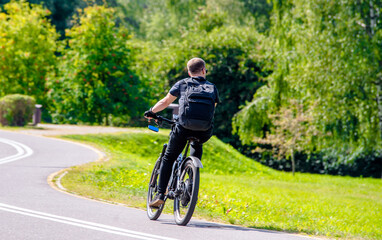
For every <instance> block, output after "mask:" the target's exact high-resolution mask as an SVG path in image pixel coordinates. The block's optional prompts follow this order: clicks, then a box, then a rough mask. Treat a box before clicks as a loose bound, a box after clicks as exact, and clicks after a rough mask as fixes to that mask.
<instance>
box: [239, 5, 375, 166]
mask: <svg viewBox="0 0 382 240" xmlns="http://www.w3.org/2000/svg"><path fill="white" fill-rule="evenodd" d="M359 3H360V4H359ZM378 9H380V5H377V1H346V2H344V1H332V2H330V3H328V1H324V0H322V1H320V0H318V1H313V2H312V1H293V0H291V1H274V12H273V16H272V28H271V32H270V33H271V34H270V38H269V41H268V42H269V46H268V48H267V49H268V55H269V56H270V57H271V59H272V64H270V65H269V67H270V68H271V69H272V70H273V74H272V75H271V76H269V78H267V80H268V84H267V85H268V86H263V88H264V89H262V90H261V91H260V92H258V93H256V95H255V96H254V99H253V102H252V103H251V104H249V105H248V107H246V108H244V109H243V111H242V112H241V113H239V114H238V117H237V118H236V122H235V127H236V128H237V131H238V133H239V135H240V137H241V139H242V140H243V141H244V142H246V141H250V140H251V139H252V138H253V137H254V135H255V134H256V135H257V136H260V137H261V136H262V135H261V131H259V130H261V129H264V128H267V124H269V121H259V122H255V121H252V119H266V116H268V114H273V113H277V112H278V111H279V109H280V108H281V107H288V106H289V105H288V99H290V98H294V99H298V100H299V101H300V102H302V103H303V104H304V106H307V107H312V116H313V121H312V124H313V125H314V126H315V127H316V128H317V129H318V130H319V131H320V132H324V133H326V134H324V135H322V136H321V137H319V138H318V139H317V141H312V143H314V145H313V146H309V148H313V147H315V148H316V149H317V151H325V152H327V154H328V155H333V156H337V157H340V156H341V155H342V156H345V158H346V159H347V160H350V161H351V160H352V159H355V158H356V157H357V155H359V154H360V153H362V152H368V151H371V150H373V149H378V148H379V147H380V144H381V141H380V140H381V139H380V130H379V129H378V122H379V121H378V115H379V114H380V113H379V110H378V105H377V102H376V101H375V99H376V98H377V97H378V95H380V94H378V93H377V86H378V84H376V83H377V82H378V72H380V71H381V69H380V66H382V65H381V64H379V61H380V60H379V59H380V51H381V44H380V43H381V38H380V37H379V36H378V34H377V32H379V31H380V28H381V23H380V21H377V22H378V23H377V22H375V23H373V22H370V19H368V18H367V16H366V15H365V13H367V14H371V12H372V11H374V12H375V14H377V13H379V12H380V10H378ZM373 24H374V25H373ZM367 26H373V29H374V35H372V34H371V33H372V31H371V30H370V31H368V30H367V28H368V27H367ZM368 32H369V33H368ZM376 43H378V44H376ZM259 107H260V108H261V109H264V110H258V108H259ZM252 108H256V109H252ZM250 109H251V110H250ZM256 114H262V115H263V116H261V117H259V116H254V115H256ZM381 120H382V119H381ZM248 129H256V130H257V131H252V132H251V131H249V130H248ZM333 150H334V151H333Z"/></svg>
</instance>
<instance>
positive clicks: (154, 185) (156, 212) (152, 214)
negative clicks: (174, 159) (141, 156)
mask: <svg viewBox="0 0 382 240" xmlns="http://www.w3.org/2000/svg"><path fill="white" fill-rule="evenodd" d="M159 169H160V161H159V159H158V160H157V161H156V163H155V166H154V169H153V171H152V173H151V177H150V182H149V188H148V191H147V201H146V209H147V216H148V217H149V219H150V220H157V219H158V218H159V216H160V215H161V214H162V211H163V207H164V204H162V205H161V206H160V207H159V208H158V209H156V208H152V207H150V206H149V203H150V202H151V201H152V200H153V198H154V196H155V194H157V193H158V181H159V180H158V176H159Z"/></svg>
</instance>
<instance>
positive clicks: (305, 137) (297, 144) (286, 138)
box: [253, 100, 318, 175]
mask: <svg viewBox="0 0 382 240" xmlns="http://www.w3.org/2000/svg"><path fill="white" fill-rule="evenodd" d="M289 103H290V104H289V107H288V108H285V107H284V108H282V109H280V111H279V113H277V114H274V115H271V116H269V118H270V119H271V121H272V123H273V125H272V127H271V130H270V131H268V132H266V133H265V137H264V138H262V137H254V138H253V142H255V143H257V144H258V145H259V146H262V145H271V146H273V149H272V151H273V153H274V154H275V155H276V156H277V158H278V159H281V158H290V159H291V161H292V172H293V175H294V173H295V171H296V163H295V153H296V152H302V151H304V150H305V151H306V150H308V149H307V146H309V145H311V144H310V141H311V140H312V138H311V136H318V132H317V130H316V129H315V128H314V125H312V124H311V120H312V118H311V116H309V111H304V106H303V105H302V104H299V103H298V102H297V101H296V100H291V101H290V102H289ZM259 146H258V147H257V148H256V149H255V151H257V152H264V151H267V148H261V147H259Z"/></svg>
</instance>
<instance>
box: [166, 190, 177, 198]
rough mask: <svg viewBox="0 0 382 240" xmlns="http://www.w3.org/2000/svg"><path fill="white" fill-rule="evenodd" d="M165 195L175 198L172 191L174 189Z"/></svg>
mask: <svg viewBox="0 0 382 240" xmlns="http://www.w3.org/2000/svg"><path fill="white" fill-rule="evenodd" d="M167 197H168V198H169V199H174V198H175V193H174V191H169V192H168V194H167Z"/></svg>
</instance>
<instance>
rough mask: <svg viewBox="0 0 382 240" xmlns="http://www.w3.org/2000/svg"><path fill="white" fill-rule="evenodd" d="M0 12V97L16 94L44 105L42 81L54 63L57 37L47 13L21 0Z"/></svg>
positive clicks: (6, 5)
mask: <svg viewBox="0 0 382 240" xmlns="http://www.w3.org/2000/svg"><path fill="white" fill-rule="evenodd" d="M4 9H5V12H2V13H0V85H1V88H0V96H4V95H7V94H12V93H20V94H25V95H30V96H34V97H35V99H36V100H37V102H38V103H41V104H43V105H45V106H46V105H47V102H46V93H47V86H46V81H47V78H48V75H49V73H50V72H51V71H53V70H54V69H55V67H56V64H57V58H56V56H55V52H56V50H57V46H56V40H57V38H58V34H57V33H56V31H55V29H54V27H53V26H52V25H51V24H50V22H49V21H48V20H47V19H46V17H47V16H48V15H49V14H50V11H49V10H46V9H44V8H43V7H42V6H41V5H34V4H29V3H27V2H26V1H24V0H21V1H11V2H10V3H7V4H5V5H4Z"/></svg>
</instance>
